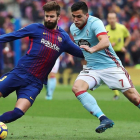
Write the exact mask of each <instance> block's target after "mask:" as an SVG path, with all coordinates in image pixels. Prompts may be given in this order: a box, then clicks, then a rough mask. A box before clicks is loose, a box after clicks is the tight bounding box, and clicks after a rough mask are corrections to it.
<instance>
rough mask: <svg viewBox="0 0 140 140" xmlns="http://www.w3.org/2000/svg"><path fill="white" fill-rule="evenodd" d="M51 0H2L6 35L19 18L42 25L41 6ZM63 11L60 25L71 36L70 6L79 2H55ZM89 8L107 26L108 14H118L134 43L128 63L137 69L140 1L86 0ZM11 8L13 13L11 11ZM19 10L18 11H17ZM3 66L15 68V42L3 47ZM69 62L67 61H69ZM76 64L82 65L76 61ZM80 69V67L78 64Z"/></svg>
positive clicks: (0, 19)
mask: <svg viewBox="0 0 140 140" xmlns="http://www.w3.org/2000/svg"><path fill="white" fill-rule="evenodd" d="M48 1H51V0H0V23H4V24H3V28H4V30H5V32H6V33H9V32H12V31H14V22H15V19H16V18H20V19H21V26H22V27H24V26H26V25H28V24H30V23H33V22H40V23H43V16H44V12H43V10H42V6H43V5H44V4H45V3H46V2H48ZM56 1H57V2H58V3H59V4H60V6H61V8H62V10H61V19H60V20H59V26H60V27H61V28H63V29H64V30H65V31H67V32H68V33H69V34H70V31H69V27H70V25H71V24H72V18H71V12H70V8H71V5H72V4H73V3H74V2H76V1H78V0H56ZM83 1H85V2H86V3H87V5H88V7H89V14H90V15H93V16H96V17H98V18H100V19H101V20H102V21H103V22H104V25H107V14H108V12H109V11H115V12H116V13H117V17H118V22H119V23H122V24H124V25H125V26H126V27H127V29H128V30H129V32H130V34H131V42H130V43H129V45H128V47H127V53H126V58H125V61H126V64H127V66H134V65H136V64H140V0H83ZM11 6H12V9H13V10H11V11H10V10H8V8H9V9H10V7H11ZM14 9H16V12H15V11H14ZM70 36H71V35H70ZM21 42H22V44H21V50H22V55H23V54H25V52H26V50H27V48H28V37H27V38H24V39H22V40H21ZM3 52H4V58H5V59H4V61H5V62H4V63H5V65H8V66H9V65H10V66H12V64H13V57H14V49H13V42H10V43H8V44H7V45H6V46H5V48H4V51H3ZM67 63H68V62H67ZM75 63H78V64H79V61H78V60H77V59H76V60H75ZM77 66H78V65H77ZM78 67H79V66H78Z"/></svg>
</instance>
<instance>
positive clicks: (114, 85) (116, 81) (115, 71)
mask: <svg viewBox="0 0 140 140" xmlns="http://www.w3.org/2000/svg"><path fill="white" fill-rule="evenodd" d="M79 79H80V80H83V81H85V82H87V83H88V85H89V89H90V90H94V89H96V88H97V87H99V86H100V85H101V84H104V83H105V84H106V85H107V86H108V87H109V88H110V89H112V90H120V91H121V92H125V91H127V90H128V89H129V88H133V87H134V86H133V84H132V81H131V79H130V76H129V74H128V72H127V71H126V70H125V68H123V67H113V68H108V69H103V70H92V69H88V68H86V69H84V70H83V71H81V72H80V74H79V75H78V77H77V79H76V80H79ZM93 80H94V81H93ZM95 83H96V84H95Z"/></svg>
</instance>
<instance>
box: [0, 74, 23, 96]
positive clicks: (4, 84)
mask: <svg viewBox="0 0 140 140" xmlns="http://www.w3.org/2000/svg"><path fill="white" fill-rule="evenodd" d="M21 84H23V82H21V79H20V78H19V77H17V76H16V75H15V74H11V73H8V74H5V75H3V76H2V77H1V78H0V92H1V94H2V96H3V97H6V96H8V95H9V94H10V93H12V92H13V91H15V90H16V89H17V88H19V87H20V86H21Z"/></svg>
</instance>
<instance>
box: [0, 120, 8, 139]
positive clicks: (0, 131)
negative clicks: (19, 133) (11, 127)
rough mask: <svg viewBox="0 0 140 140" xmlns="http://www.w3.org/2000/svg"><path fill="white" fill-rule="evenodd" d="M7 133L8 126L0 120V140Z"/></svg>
mask: <svg viewBox="0 0 140 140" xmlns="http://www.w3.org/2000/svg"><path fill="white" fill-rule="evenodd" d="M7 135H8V128H7V126H6V125H5V124H4V123H3V122H0V140H4V139H5V138H6V137H7Z"/></svg>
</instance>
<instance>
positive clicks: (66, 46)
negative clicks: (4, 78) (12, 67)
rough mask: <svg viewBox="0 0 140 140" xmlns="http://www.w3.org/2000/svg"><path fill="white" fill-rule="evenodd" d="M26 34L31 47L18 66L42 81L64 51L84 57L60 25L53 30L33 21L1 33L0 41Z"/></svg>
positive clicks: (7, 40) (14, 38) (10, 39)
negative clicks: (17, 28)
mask: <svg viewBox="0 0 140 140" xmlns="http://www.w3.org/2000/svg"><path fill="white" fill-rule="evenodd" d="M26 36H29V39H30V42H29V49H28V51H27V53H26V55H24V56H23V57H22V58H21V59H20V60H19V62H18V65H17V66H16V67H20V68H22V69H24V70H26V71H27V72H29V73H30V74H32V75H34V76H35V77H37V78H38V79H40V80H41V81H42V82H45V83H46V79H47V77H48V74H49V73H50V71H51V69H52V67H53V66H54V64H55V61H56V59H57V58H58V57H59V55H60V54H61V53H62V52H67V53H69V54H71V55H74V56H76V57H81V58H84V56H83V53H82V51H81V49H80V48H79V47H78V46H77V45H76V44H74V43H73V41H72V40H71V39H70V37H69V35H68V34H67V33H66V32H65V31H64V30H63V29H61V28H60V27H58V28H57V29H56V30H51V29H48V28H46V27H45V26H44V25H43V24H40V23H33V24H30V25H28V26H26V27H24V28H21V29H20V30H18V31H14V32H12V33H8V34H4V35H1V36H0V43H4V42H9V41H13V40H16V39H19V38H23V37H26ZM19 47H20V46H19ZM44 80H45V81H44Z"/></svg>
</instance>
